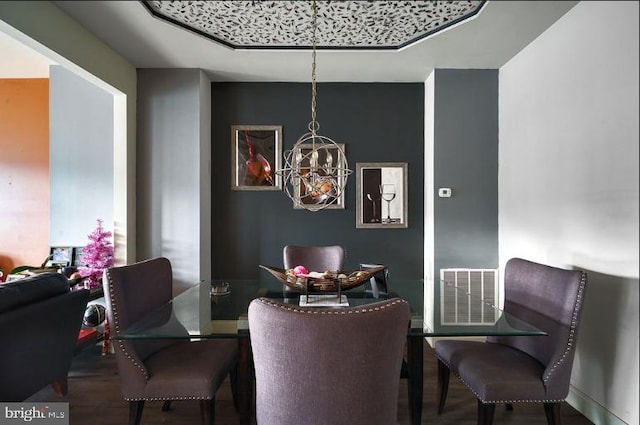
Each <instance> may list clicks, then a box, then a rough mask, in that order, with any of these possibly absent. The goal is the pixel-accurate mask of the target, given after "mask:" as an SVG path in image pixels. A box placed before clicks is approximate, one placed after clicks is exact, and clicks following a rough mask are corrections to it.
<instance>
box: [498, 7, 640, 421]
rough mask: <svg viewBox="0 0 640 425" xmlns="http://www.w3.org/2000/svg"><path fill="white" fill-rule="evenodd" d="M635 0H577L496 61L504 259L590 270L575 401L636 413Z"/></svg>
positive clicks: (602, 417) (593, 413)
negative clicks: (546, 26) (506, 59)
mask: <svg viewBox="0 0 640 425" xmlns="http://www.w3.org/2000/svg"><path fill="white" fill-rule="evenodd" d="M638 28H639V27H638V2H600V1H583V2H580V3H579V4H578V5H576V6H575V7H574V8H573V9H572V10H570V11H569V12H568V13H567V14H566V15H565V16H564V17H563V18H561V19H560V20H559V21H558V22H557V23H556V24H555V25H553V26H552V27H551V28H550V29H549V30H547V31H546V32H545V33H544V34H542V35H541V36H540V37H539V38H538V39H536V40H535V41H534V42H533V43H531V44H530V45H529V46H528V47H527V48H525V49H524V50H523V51H522V52H520V53H519V54H518V55H517V56H516V57H515V58H513V59H512V60H511V61H509V62H508V63H507V64H506V65H505V66H504V67H503V68H502V69H501V70H500V101H499V102H500V104H499V108H500V142H499V143H500V144H499V146H500V147H499V235H500V236H499V237H500V243H499V245H500V248H499V251H500V265H501V267H504V264H505V262H506V261H507V260H508V259H509V258H511V257H515V256H519V257H524V258H527V259H530V260H533V261H538V262H542V263H546V264H550V265H554V266H560V267H564V268H579V269H583V270H586V271H587V273H588V284H587V285H588V286H587V289H586V301H585V305H584V310H583V320H582V328H581V330H580V334H579V341H578V347H577V355H576V359H575V363H574V369H573V375H572V381H571V382H572V386H573V389H572V393H571V395H570V400H569V401H570V403H571V404H572V405H574V406H576V407H577V408H578V409H579V410H581V411H583V413H584V414H585V415H586V416H587V417H589V418H590V419H591V420H592V421H593V422H594V423H596V424H604V423H621V422H620V420H621V421H624V422H625V423H628V424H637V423H638V379H639V377H638V362H639V357H638V352H639V349H638V347H639V344H638V333H639V330H638V320H639V317H638V269H639V261H638V222H639V219H638V217H639V214H638V139H639V132H638V115H639V111H638V103H639V99H638V91H639V86H638V80H639V77H638V39H639V35H638Z"/></svg>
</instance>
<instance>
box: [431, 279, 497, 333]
mask: <svg viewBox="0 0 640 425" xmlns="http://www.w3.org/2000/svg"><path fill="white" fill-rule="evenodd" d="M440 280H441V281H442V282H443V283H442V284H441V286H440V291H441V297H440V300H441V301H440V319H441V323H442V324H446V325H485V324H493V323H494V322H495V321H496V320H497V319H498V317H496V313H495V310H494V309H493V308H490V307H491V306H492V305H495V306H497V305H499V304H498V270H497V269H440ZM454 287H455V288H454ZM466 294H471V296H470V297H469V296H467V295H466Z"/></svg>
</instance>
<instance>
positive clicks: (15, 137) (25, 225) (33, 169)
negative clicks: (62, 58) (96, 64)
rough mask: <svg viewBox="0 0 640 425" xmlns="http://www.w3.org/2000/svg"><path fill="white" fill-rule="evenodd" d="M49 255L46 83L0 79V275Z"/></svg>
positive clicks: (44, 81)
mask: <svg viewBox="0 0 640 425" xmlns="http://www.w3.org/2000/svg"><path fill="white" fill-rule="evenodd" d="M48 254H49V80H48V79H0V269H2V270H3V271H4V273H5V278H6V273H7V272H8V271H9V270H10V269H12V268H13V267H15V266H20V265H25V264H27V265H34V266H37V265H40V264H41V263H42V261H43V260H44V259H45V257H46V256H47V255H48Z"/></svg>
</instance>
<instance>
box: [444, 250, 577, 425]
mask: <svg viewBox="0 0 640 425" xmlns="http://www.w3.org/2000/svg"><path fill="white" fill-rule="evenodd" d="M586 282H587V277H586V274H585V273H584V272H582V271H580V270H565V269H561V268H556V267H550V266H546V265H543V264H538V263H534V262H531V261H527V260H523V259H520V258H512V259H511V260H509V261H508V262H507V265H506V267H505V275H504V286H505V304H504V309H505V311H507V312H509V313H510V314H511V315H513V316H515V317H518V318H520V319H523V320H524V321H526V322H529V323H531V324H533V325H534V326H536V327H537V328H539V329H541V330H544V331H546V332H547V334H548V336H501V337H488V338H487V340H486V342H474V341H454V340H443V341H438V342H436V344H435V355H436V357H437V358H438V387H439V405H438V413H441V412H442V411H443V408H444V403H445V400H446V397H447V390H448V384H449V373H450V372H453V373H454V374H455V375H456V376H458V377H459V378H460V379H461V380H462V382H464V383H465V384H466V385H467V387H469V389H470V390H471V391H472V392H473V393H474V394H475V395H476V397H477V398H478V424H491V423H492V422H493V416H494V412H495V405H496V404H498V403H504V404H506V405H507V408H508V409H511V407H512V404H513V403H543V404H544V410H545V413H546V417H547V423H548V424H549V425H553V424H560V422H561V416H560V406H561V405H562V402H563V401H564V399H565V398H566V397H567V394H568V393H569V381H570V378H571V368H572V366H573V358H574V355H575V350H576V342H577V336H578V328H579V325H580V313H581V310H582V305H583V303H584V294H585V286H586Z"/></svg>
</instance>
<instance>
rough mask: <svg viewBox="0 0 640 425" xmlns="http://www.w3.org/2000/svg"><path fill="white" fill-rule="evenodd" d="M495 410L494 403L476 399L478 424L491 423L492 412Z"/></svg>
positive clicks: (488, 424)
mask: <svg viewBox="0 0 640 425" xmlns="http://www.w3.org/2000/svg"><path fill="white" fill-rule="evenodd" d="M495 411H496V405H495V404H494V403H483V402H482V401H481V400H480V399H478V425H491V424H493V414H494V413H495Z"/></svg>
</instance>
